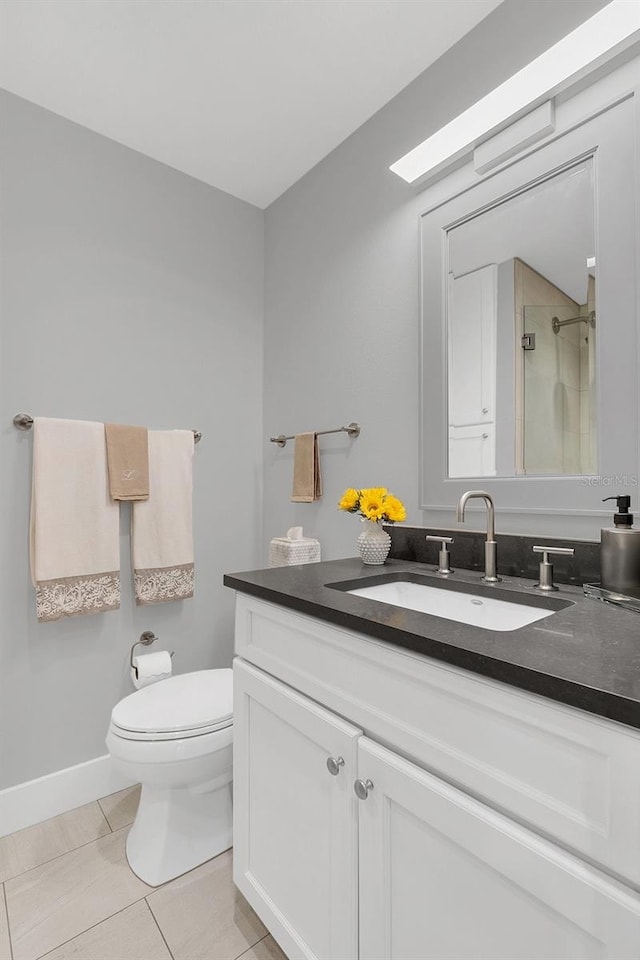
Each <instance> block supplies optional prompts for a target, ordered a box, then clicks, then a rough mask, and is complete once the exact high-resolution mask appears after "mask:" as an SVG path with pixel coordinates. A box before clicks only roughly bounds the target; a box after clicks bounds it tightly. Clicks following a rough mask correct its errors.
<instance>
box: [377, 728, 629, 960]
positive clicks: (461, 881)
mask: <svg viewBox="0 0 640 960" xmlns="http://www.w3.org/2000/svg"><path fill="white" fill-rule="evenodd" d="M358 767H359V777H360V778H361V779H362V780H363V781H366V780H371V781H372V783H373V787H372V788H371V789H370V790H369V794H368V796H367V797H366V799H364V800H362V801H360V804H359V834H360V960H534V958H535V960H552V958H553V960H587V958H588V960H595V958H598V960H636V958H637V957H638V956H640V897H638V896H637V895H634V894H632V893H630V892H629V890H628V889H626V890H625V888H623V887H622V886H621V885H618V884H616V883H615V882H613V881H611V880H609V879H608V878H606V877H605V876H604V875H603V874H601V873H599V872H598V871H597V870H595V869H593V868H591V867H588V866H587V865H586V864H584V863H582V862H580V861H579V860H577V859H576V858H574V857H571V856H570V855H568V854H566V853H564V852H563V851H561V850H560V849H559V848H557V847H555V846H553V845H552V844H551V843H548V842H547V841H545V840H542V839H541V838H539V837H537V836H535V835H534V834H532V833H530V832H529V831H528V830H525V829H524V828H522V827H520V826H518V825H517V824H515V823H514V822H512V821H510V820H508V819H507V818H506V817H503V816H502V815H500V814H498V813H495V812H493V811H492V810H490V809H489V808H488V807H485V806H484V805H483V804H481V803H479V802H477V801H475V800H473V799H471V798H470V797H467V796H466V795H464V794H462V793H460V791H458V790H456V789H454V788H453V787H450V786H449V785H447V784H445V783H444V782H443V781H441V780H438V779H437V778H436V777H434V776H432V775H431V774H428V773H426V772H425V771H423V770H420V769H419V768H418V767H415V766H413V764H410V763H408V762H406V761H405V760H402V759H401V758H399V757H398V756H396V755H395V754H393V753H391V752H389V751H388V750H385V749H384V748H383V747H380V746H378V745H377V744H375V743H373V742H372V741H370V740H368V739H367V738H364V737H363V738H361V740H360V741H359V745H358Z"/></svg>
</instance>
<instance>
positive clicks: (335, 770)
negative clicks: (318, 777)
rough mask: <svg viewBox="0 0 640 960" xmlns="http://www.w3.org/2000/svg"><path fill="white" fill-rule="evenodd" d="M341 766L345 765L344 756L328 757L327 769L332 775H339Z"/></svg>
mask: <svg viewBox="0 0 640 960" xmlns="http://www.w3.org/2000/svg"><path fill="white" fill-rule="evenodd" d="M340 767H344V758H343V757H329V758H328V759H327V770H328V771H329V773H330V774H331V776H332V777H337V776H338V774H339V773H340Z"/></svg>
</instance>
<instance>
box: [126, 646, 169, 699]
mask: <svg viewBox="0 0 640 960" xmlns="http://www.w3.org/2000/svg"><path fill="white" fill-rule="evenodd" d="M133 665H134V667H135V668H136V669H137V671H138V675H137V676H136V669H133V670H132V671H131V679H132V681H133V685H134V687H137V689H138V690H139V689H140V687H146V686H148V685H149V684H150V683H156V682H157V681H158V680H164V679H166V677H170V676H171V666H172V665H171V654H170V653H169V651H168V650H156V651H155V652H154V653H141V654H140V656H139V657H134V658H133Z"/></svg>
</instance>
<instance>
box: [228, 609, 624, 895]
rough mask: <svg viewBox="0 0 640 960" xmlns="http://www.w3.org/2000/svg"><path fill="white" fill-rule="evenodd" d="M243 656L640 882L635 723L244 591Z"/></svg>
mask: <svg viewBox="0 0 640 960" xmlns="http://www.w3.org/2000/svg"><path fill="white" fill-rule="evenodd" d="M236 652H237V653H238V654H239V655H240V656H242V657H244V658H245V659H246V660H248V661H250V662H251V663H254V664H255V665H256V666H258V667H261V668H262V669H263V670H266V671H267V672H268V673H270V674H272V675H273V676H276V677H279V678H280V679H282V680H283V681H284V682H285V683H287V684H289V685H290V686H292V687H294V688H295V689H297V690H299V691H301V692H302V693H304V694H306V695H307V696H309V697H311V698H312V699H314V700H316V701H318V702H320V703H322V704H323V705H324V706H326V707H327V708H328V709H330V710H333V711H335V712H337V713H338V714H340V715H341V716H343V717H344V718H346V719H348V720H350V721H351V722H352V723H355V724H357V725H358V726H359V727H361V728H362V729H364V731H365V733H367V734H368V735H369V736H370V737H372V738H373V739H374V740H377V741H378V742H380V743H382V744H383V745H386V746H389V747H391V748H392V749H393V750H395V751H396V752H397V753H400V754H401V755H403V756H405V757H407V758H409V759H411V760H413V761H415V762H416V763H418V764H419V765H421V766H423V767H424V768H426V769H427V770H430V771H432V772H434V773H436V774H437V775H438V776H440V777H443V778H444V779H445V780H447V781H449V782H450V783H452V784H454V785H456V786H459V787H460V788H461V789H463V790H464V791H466V792H467V793H469V794H471V795H473V796H476V797H479V798H481V799H483V800H484V801H485V802H487V803H489V804H491V805H492V806H494V807H495V808H497V809H498V810H501V811H504V812H505V813H507V814H508V815H509V816H510V817H512V818H515V819H517V820H519V821H521V822H522V823H525V824H527V825H529V826H531V827H533V828H534V829H536V830H537V831H539V832H541V833H543V834H545V835H546V836H548V837H550V838H552V839H554V840H556V841H557V842H559V843H561V844H562V845H563V846H565V847H567V848H569V849H571V850H574V851H576V852H577V853H579V854H580V855H581V856H582V857H584V858H586V859H588V860H591V861H593V862H594V863H597V864H600V865H602V866H604V867H605V868H606V869H607V870H609V871H610V872H611V873H614V874H616V875H618V876H620V877H622V878H624V879H625V880H627V881H629V882H631V883H633V884H635V885H637V886H640V736H639V735H638V734H637V733H636V732H635V731H633V730H631V729H630V728H627V727H624V726H622V725H620V724H616V723H613V722H610V721H606V720H600V719H598V718H595V717H592V716H590V715H588V714H583V713H581V712H580V711H579V710H574V709H572V708H569V707H565V706H563V705H560V704H555V703H553V702H552V701H549V700H545V699H544V698H543V697H538V696H534V695H532V694H528V693H525V692H523V691H519V690H516V689H515V688H513V687H509V686H507V685H505V684H500V683H496V682H493V681H491V680H487V679H485V678H483V677H478V676H476V675H475V674H473V673H469V672H467V671H464V670H460V669H457V668H454V667H449V666H445V665H442V664H439V663H437V662H435V661H433V660H430V659H429V658H428V657H424V656H421V655H420V654H413V653H411V652H409V651H406V650H400V649H399V648H395V647H393V646H391V645H389V644H385V643H383V642H381V641H378V640H374V639H372V638H370V637H367V636H365V635H364V634H359V633H355V632H352V631H349V630H344V629H342V628H338V627H334V626H332V625H329V624H326V623H323V622H322V621H320V620H316V619H315V618H313V617H309V616H306V615H303V614H298V613H294V612H291V611H289V610H286V609H284V608H283V607H279V606H277V605H275V604H271V603H267V602H265V601H262V600H256V599H255V598H253V597H248V596H246V595H244V594H238V597H237V606H236Z"/></svg>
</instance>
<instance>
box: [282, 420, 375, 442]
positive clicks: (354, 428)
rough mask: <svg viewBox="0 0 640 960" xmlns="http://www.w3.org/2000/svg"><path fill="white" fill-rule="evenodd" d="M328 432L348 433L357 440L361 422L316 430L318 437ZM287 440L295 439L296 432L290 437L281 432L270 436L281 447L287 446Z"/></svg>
mask: <svg viewBox="0 0 640 960" xmlns="http://www.w3.org/2000/svg"><path fill="white" fill-rule="evenodd" d="M326 433H348V434H349V436H350V437H351V439H352V440H355V438H356V437H359V436H360V424H359V423H354V422H353V421H352V422H351V423H350V424H349V426H348V427H336V428H335V430H316V431H315V434H316V436H317V437H323V436H324V435H325V434H326ZM287 440H295V434H293V435H292V436H290V437H285V435H284V434H283V433H281V434H280V435H279V436H277V437H269V442H270V443H277V444H278V446H279V447H286V445H287Z"/></svg>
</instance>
